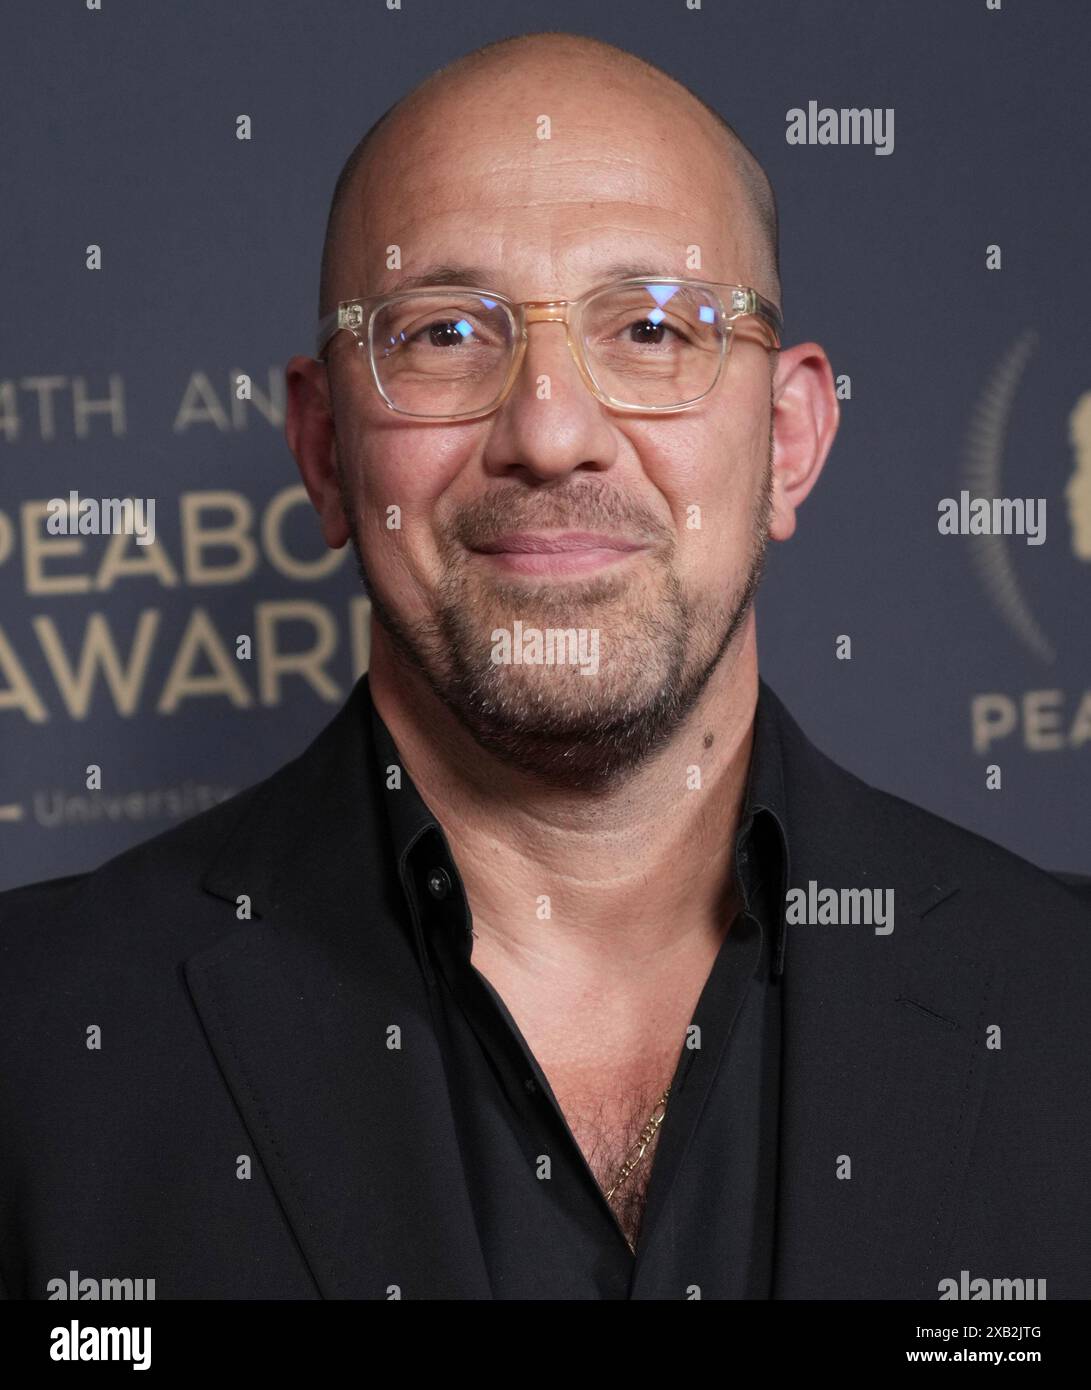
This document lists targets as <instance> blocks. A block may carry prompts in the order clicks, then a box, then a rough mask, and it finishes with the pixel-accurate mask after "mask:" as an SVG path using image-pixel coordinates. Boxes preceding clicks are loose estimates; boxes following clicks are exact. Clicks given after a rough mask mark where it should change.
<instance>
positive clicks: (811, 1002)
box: [774, 706, 1001, 1299]
mask: <svg viewBox="0 0 1091 1390" xmlns="http://www.w3.org/2000/svg"><path fill="white" fill-rule="evenodd" d="M779 709H780V711H781V718H780V722H781V725H782V728H783V729H784V734H783V737H784V747H785V755H786V761H785V768H786V772H785V778H786V795H787V799H788V819H789V822H790V826H791V847H792V848H791V871H790V880H789V886H792V887H798V888H803V889H806V887H807V884H808V882H809V881H810V880H814V881H815V882H816V883H817V884H819V885H820V886H821V887H832V888H868V887H876V888H891V889H893V890H894V930H893V932H892V933H891V934H890V935H887V936H879V935H876V934H875V931H874V928H873V927H869V926H866V925H856V926H853V925H841V926H834V925H826V926H822V925H789V926H788V928H787V939H786V955H785V971H784V976H783V980H782V987H783V989H784V1001H783V1004H784V1007H783V1035H782V1036H783V1052H782V1073H781V1115H780V1170H779V1182H778V1206H777V1242H776V1259H775V1273H774V1296H775V1297H777V1298H844V1299H861V1298H874V1299H884V1298H885V1299H891V1298H920V1299H937V1298H938V1297H939V1290H938V1287H937V1285H938V1281H939V1280H940V1279H941V1278H943V1277H946V1276H947V1275H949V1274H951V1273H952V1269H953V1267H952V1266H951V1264H950V1261H951V1259H952V1257H953V1255H952V1252H951V1234H952V1226H953V1218H954V1215H955V1201H956V1198H957V1194H958V1189H959V1186H960V1183H961V1182H962V1180H963V1176H964V1173H965V1169H966V1165H967V1161H968V1156H969V1149H970V1144H971V1142H972V1139H973V1134H974V1129H975V1125H976V1122H977V1116H978V1112H979V1110H980V1106H981V1103H982V1097H983V1093H984V1086H985V1082H986V1079H987V1076H988V1072H989V1058H990V1053H989V1052H988V1051H987V1049H986V1047H985V1037H986V1034H985V1030H986V1027H987V1025H988V1023H990V1022H992V1021H995V1019H996V1017H997V1012H996V1010H997V1004H998V992H999V988H1000V984H1001V981H1000V979H999V978H998V975H997V973H996V971H995V970H994V968H993V967H991V966H986V965H985V963H984V962H983V960H982V959H979V958H975V955H974V953H973V952H972V950H971V951H970V953H967V949H966V944H965V943H966V940H967V938H969V939H970V941H971V943H972V940H973V936H972V932H973V926H972V925H971V924H970V923H968V922H967V921H966V919H965V917H960V918H959V919H958V924H957V926H956V925H954V920H955V914H956V913H958V912H959V911H960V909H961V910H964V909H965V908H966V907H967V903H966V900H965V897H964V896H963V895H960V893H959V888H958V884H957V881H956V880H955V878H954V877H953V875H952V873H951V871H950V868H949V867H948V866H936V865H932V866H929V865H928V864H927V863H924V862H922V861H921V860H920V859H919V857H918V856H917V855H916V854H915V853H914V846H913V845H912V844H909V843H906V842H905V841H904V839H902V840H898V839H896V837H897V835H898V834H899V830H900V833H901V834H902V835H903V836H904V834H905V825H906V821H905V819H904V817H898V818H897V824H898V829H896V828H895V824H894V823H893V820H892V822H891V823H890V824H886V823H885V819H886V817H887V816H888V815H889V814H890V812H891V810H892V808H893V805H894V803H888V802H886V800H885V799H883V798H879V797H876V796H875V794H874V793H873V792H872V791H871V789H869V788H867V787H866V786H865V785H864V784H863V783H861V782H859V781H858V779H856V778H854V777H852V776H851V775H849V774H847V773H845V772H844V771H843V770H841V769H839V768H837V767H836V765H834V764H833V763H831V762H830V761H829V760H828V759H826V758H825V757H824V755H822V754H821V753H819V752H818V750H817V749H815V748H814V747H813V745H811V744H809V743H807V742H806V740H805V739H804V738H803V735H802V734H801V733H800V732H799V730H798V727H797V726H796V725H795V724H794V721H792V720H791V719H790V716H787V714H786V712H784V711H783V706H780V707H779ZM846 1160H848V1161H849V1163H851V1168H849V1167H848V1166H847V1164H846ZM839 1171H840V1172H841V1173H842V1174H848V1173H851V1176H844V1175H843V1176H838V1173H839ZM953 1272H954V1273H955V1275H956V1276H957V1273H958V1271H957V1269H953Z"/></svg>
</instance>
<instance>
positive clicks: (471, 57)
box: [319, 32, 781, 317]
mask: <svg viewBox="0 0 1091 1390" xmlns="http://www.w3.org/2000/svg"><path fill="white" fill-rule="evenodd" d="M499 79H504V80H506V81H507V83H508V84H509V87H508V90H509V91H513V92H531V93H533V94H534V98H535V101H536V102H537V106H536V107H535V110H536V111H537V110H538V109H539V108H540V107H542V105H543V99H544V109H546V110H550V109H553V107H554V105H555V102H556V101H557V100H559V99H560V97H561V94H562V91H564V92H567V93H569V94H571V95H573V96H577V97H581V96H582V97H587V98H590V97H593V96H594V95H595V94H597V93H601V91H602V90H603V84H604V83H608V84H609V86H610V88H611V89H612V90H613V91H615V92H618V93H620V92H622V91H624V93H625V95H626V99H627V101H628V102H631V103H633V105H632V106H628V105H623V106H621V107H620V108H619V107H617V106H612V107H611V108H610V110H611V112H612V113H613V119H614V121H615V122H616V124H617V125H618V126H619V127H624V126H625V125H626V124H627V123H628V122H629V119H630V114H633V115H635V114H637V113H639V112H640V111H641V108H643V107H644V106H650V107H653V108H654V110H655V112H657V113H658V116H657V118H656V119H657V120H658V128H659V132H660V138H661V139H663V140H664V141H667V142H673V141H676V140H677V141H679V142H680V143H681V142H685V144H686V147H687V148H689V147H691V146H692V144H693V142H694V141H696V142H697V143H698V144H699V145H701V146H702V147H703V148H704V149H705V150H706V152H707V154H708V157H709V159H710V160H712V161H713V162H714V163H716V164H718V165H719V167H720V169H721V171H722V175H723V180H724V182H725V183H726V184H727V185H728V195H727V201H728V206H726V207H725V208H724V213H723V215H724V218H725V219H730V220H731V222H732V223H733V224H734V225H736V226H737V227H738V228H739V231H738V233H737V240H738V241H739V242H740V243H741V244H742V246H743V247H744V248H745V259H746V262H747V264H748V266H749V267H750V269H749V283H750V284H752V285H753V286H754V288H755V289H757V290H759V291H760V292H761V293H762V294H764V295H765V296H766V297H767V298H769V299H772V300H773V301H774V303H776V304H780V303H781V288H780V265H779V227H778V217H777V205H776V198H775V195H774V193H773V189H772V185H771V184H770V182H769V179H768V177H767V176H766V174H765V171H764V169H763V168H762V167H761V164H760V163H759V162H758V160H757V158H756V157H755V156H754V154H753V153H752V152H751V151H750V150H749V149H748V148H747V146H746V145H745V144H744V142H743V141H742V140H741V139H740V138H739V136H738V135H737V134H736V132H735V131H734V130H733V129H732V127H731V126H730V125H729V124H728V123H727V121H725V120H724V118H723V117H722V116H721V115H720V114H719V112H717V111H715V110H713V108H712V107H711V106H709V105H708V104H707V103H706V102H704V101H703V100H702V99H701V98H700V97H698V96H697V95H696V94H695V93H693V92H691V91H690V90H689V88H688V87H686V86H685V85H684V84H682V83H681V82H678V81H677V80H676V79H675V78H673V77H671V76H670V75H669V74H667V73H665V72H663V71H662V70H661V69H660V68H657V67H654V66H653V65H652V64H650V63H647V62H645V61H644V60H643V59H641V58H638V57H637V56H636V55H635V54H632V53H628V52H626V51H625V50H624V49H620V48H616V47H614V45H612V44H608V43H605V42H603V41H601V40H598V39H591V38H587V37H585V36H582V35H576V34H566V33H556V32H545V33H538V34H525V35H518V36H515V37H512V38H507V39H499V40H497V41H496V42H494V43H490V44H486V45H485V46H484V47H482V48H479V49H475V50H474V51H473V52H472V53H469V54H466V55H464V56H463V57H460V58H457V59H455V60H454V61H453V62H452V63H449V64H448V65H447V66H446V67H444V68H441V69H440V70H439V71H437V72H435V73H433V74H432V75H431V76H430V77H428V78H426V79H425V80H424V81H423V82H422V83H420V84H419V85H418V86H417V87H415V88H414V89H413V90H412V91H411V92H409V93H408V94H407V95H406V96H404V97H402V98H401V99H400V100H399V101H397V102H395V104H394V105H393V106H391V107H390V108H389V109H388V110H387V111H385V112H384V113H383V115H382V116H380V117H379V119H378V120H377V121H376V122H375V124H374V125H373V126H372V127H371V129H370V130H369V131H368V132H367V133H366V134H365V135H364V136H363V138H362V139H361V140H360V141H359V142H358V143H357V145H356V146H355V148H354V149H353V151H352V153H351V154H350V155H349V157H348V159H347V160H346V161H345V164H344V166H343V168H342V170H341V173H340V175H339V177H338V180H337V184H336V186H335V188H334V192H333V198H332V200H331V203H330V211H329V217H328V220H327V225H326V236H325V241H324V244H323V248H322V272H321V283H320V288H319V316H320V317H321V316H322V315H325V314H327V313H330V312H331V311H332V310H333V309H334V308H336V305H337V302H338V301H339V300H341V299H347V298H350V297H352V296H354V295H357V294H361V293H364V292H365V282H364V281H363V280H362V279H361V274H362V271H361V266H360V246H359V243H360V239H361V228H362V225H363V222H364V220H365V208H366V204H367V202H368V198H369V190H372V189H374V187H375V183H376V178H375V166H376V165H377V164H383V163H385V164H387V166H388V168H396V167H406V168H411V167H412V166H413V163H414V161H415V159H418V158H420V157H421V155H420V152H419V149H415V148H414V145H413V141H414V137H417V139H418V140H419V139H420V137H421V136H422V134H423V133H424V132H428V131H429V130H442V129H444V128H445V127H447V126H449V125H454V126H455V127H457V126H458V125H459V124H460V123H461V122H462V121H463V120H464V119H466V118H470V119H472V117H473V115H474V110H475V105H476V103H475V101H474V99H473V94H474V93H476V92H486V93H487V92H491V91H492V90H493V89H494V88H495V86H496V83H497V81H498V80H499ZM502 176H503V175H502V174H501V173H499V172H498V174H497V177H502ZM380 249H385V242H384V246H383V248H380ZM374 269H375V268H374V266H372V267H371V272H372V274H374ZM710 278H711V277H710Z"/></svg>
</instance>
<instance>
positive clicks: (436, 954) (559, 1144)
mask: <svg viewBox="0 0 1091 1390" xmlns="http://www.w3.org/2000/svg"><path fill="white" fill-rule="evenodd" d="M371 710H372V715H371V733H372V738H373V741H374V747H375V752H376V755H377V762H378V766H379V770H380V774H381V775H382V777H383V782H384V787H385V789H386V796H385V807H386V817H387V825H388V828H389V831H390V837H391V842H392V843H391V858H390V864H391V869H392V871H395V870H396V873H397V875H398V878H399V880H400V884H401V887H402V889H403V890H404V902H405V910H406V919H405V925H406V928H407V930H409V931H410V932H411V934H412V937H413V940H414V942H415V945H416V953H417V958H418V960H419V964H420V968H421V971H422V973H423V976H424V979H425V982H426V984H427V987H428V990H429V999H430V1003H431V1011H432V1019H433V1024H434V1027H435V1030H436V1036H437V1040H438V1042H439V1046H440V1051H441V1053H442V1056H443V1061H444V1071H445V1074H446V1080H447V1087H448V1091H449V1095H450V1103H451V1109H452V1113H453V1114H454V1117H455V1124H456V1128H457V1131H458V1139H459V1144H460V1147H461V1151H462V1157H463V1171H464V1173H465V1174H466V1182H467V1184H468V1188H469V1191H468V1194H467V1195H468V1198H469V1202H470V1206H471V1209H472V1211H473V1213H474V1220H475V1222H476V1225H477V1229H478V1233H479V1236H480V1241H481V1249H482V1252H483V1254H484V1259H485V1263H486V1266H487V1269H488V1275H489V1279H490V1282H491V1285H492V1290H493V1296H494V1297H496V1298H501V1299H549V1298H557V1299H624V1298H642V1299H645V1298H647V1299H685V1298H688V1299H693V1298H713V1299H728V1298H732V1299H734V1298H768V1297H769V1296H770V1293H771V1280H772V1250H773V1238H774V1228H773V1222H774V1216H775V1187H776V1161H777V1110H778V1100H779V1069H780V1041H781V1038H780V1029H781V1000H780V994H781V990H780V975H781V970H782V967H783V950H784V942H783V931H784V925H783V910H782V905H783V901H784V893H783V885H784V882H785V875H786V871H787V845H786V835H785V831H784V829H783V826H784V822H785V818H784V816H783V815H782V805H783V777H782V768H781V765H780V749H779V745H778V743H777V741H776V738H775V734H774V731H773V729H772V728H771V727H770V721H769V719H768V716H767V715H766V716H765V717H763V715H762V708H761V700H760V699H759V704H758V714H757V719H756V724H755V733H754V742H753V751H752V756H751V763H750V770H749V775H748V780H747V789H746V795H745V799H744V808H743V814H742V817H741V819H740V823H739V830H738V835H737V838H736V845H735V864H736V873H737V876H738V882H739V886H740V889H741V893H742V898H743V907H742V909H741V911H740V913H739V915H738V916H737V917H736V919H735V921H734V922H733V923H732V925H731V928H730V930H729V931H728V933H727V934H726V936H725V938H724V941H723V943H722V945H721V947H720V949H719V951H718V953H717V955H716V958H715V961H714V963H713V966H712V969H711V971H710V973H709V976H708V979H707V980H706V982H705V985H704V987H703V990H702V992H701V995H700V998H699V1000H698V1004H697V1007H696V1010H695V1013H694V1016H693V1020H692V1024H693V1025H695V1026H696V1032H691V1034H690V1035H689V1036H690V1037H691V1038H692V1039H693V1040H694V1041H695V1042H696V1043H697V1045H696V1046H685V1045H683V1044H684V1043H685V1041H686V1039H684V1038H680V1039H679V1059H678V1064H677V1069H676V1071H675V1074H674V1079H673V1081H672V1084H671V1093H670V1100H669V1103H668V1105H667V1108H666V1114H665V1118H664V1120H663V1123H662V1125H661V1127H660V1130H659V1135H658V1139H657V1143H656V1146H655V1147H654V1148H653V1149H652V1150H651V1152H650V1154H649V1159H650V1161H651V1172H650V1177H649V1182H648V1189H647V1194H646V1205H645V1210H644V1216H643V1221H642V1224H641V1228H640V1233H639V1236H638V1239H637V1243H636V1250H635V1254H634V1253H633V1251H632V1250H631V1249H630V1246H629V1243H628V1241H627V1239H626V1237H625V1235H624V1233H623V1231H622V1229H621V1227H620V1225H619V1224H618V1221H617V1219H616V1217H615V1215H614V1212H613V1209H612V1208H611V1206H610V1204H609V1202H608V1201H607V1200H606V1197H605V1195H604V1193H603V1191H602V1189H601V1188H600V1187H599V1185H598V1182H597V1181H596V1179H595V1177H594V1175H593V1174H592V1171H591V1169H590V1167H589V1165H588V1163H587V1161H586V1159H585V1157H584V1155H583V1153H582V1151H581V1150H580V1148H579V1145H578V1144H577V1142H576V1140H575V1139H574V1137H573V1135H572V1132H571V1130H570V1128H569V1126H568V1123H567V1121H566V1120H565V1117H564V1114H563V1112H562V1111H561V1109H560V1106H559V1105H558V1103H557V1100H556V1098H555V1096H554V1094H553V1092H552V1090H551V1088H550V1085H549V1081H548V1078H547V1077H546V1075H545V1073H544V1072H543V1071H542V1068H541V1067H540V1065H539V1064H538V1062H537V1060H536V1058H535V1057H534V1055H533V1053H532V1051H531V1049H530V1047H529V1046H528V1044H527V1042H526V1040H525V1039H524V1038H523V1036H522V1034H521V1033H520V1031H519V1028H518V1026H517V1024H516V1023H515V1020H514V1019H513V1018H512V1016H511V1014H510V1013H509V1011H508V1009H507V1008H506V1006H505V1004H504V1001H503V999H502V998H501V997H500V995H499V994H498V992H497V991H496V990H495V989H494V988H493V986H492V985H491V983H490V982H489V981H488V980H487V979H486V978H485V977H484V976H483V975H482V974H481V973H480V972H479V971H478V970H477V969H476V968H475V967H474V965H473V963H472V959H471V957H472V951H473V940H474V938H473V934H472V917H471V913H470V908H469V905H468V903H467V899H466V895H465V892H464V890H463V887H462V883H461V879H460V876H459V872H458V867H457V865H456V863H455V861H454V857H453V855H452V854H451V850H450V848H449V846H448V843H447V840H446V837H445V836H444V834H443V830H442V828H441V827H440V825H439V823H438V822H437V820H436V818H435V816H434V815H433V814H432V813H431V811H430V810H429V809H428V807H427V806H426V805H425V804H424V802H423V801H422V799H421V797H420V795H419V793H418V792H417V790H416V788H415V787H414V786H413V785H412V782H411V781H410V779H409V776H408V774H407V772H406V770H405V768H404V767H403V766H402V764H401V760H400V756H399V754H398V751H397V748H396V746H395V744H394V742H393V740H392V738H391V735H390V732H389V730H388V729H387V728H386V726H385V724H384V723H383V721H382V719H381V718H380V717H379V714H378V712H377V711H376V710H375V707H374V705H372V707H371ZM394 768H397V769H398V770H399V771H398V774H397V776H394V775H391V770H392V769H394ZM544 1159H548V1164H546V1163H544V1162H543V1160H544ZM546 1174H548V1176H546ZM428 1180H429V1181H432V1182H436V1183H440V1184H442V1183H443V1182H444V1181H451V1180H452V1179H451V1177H450V1175H444V1174H443V1173H437V1172H432V1173H430V1174H429V1178H428Z"/></svg>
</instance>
